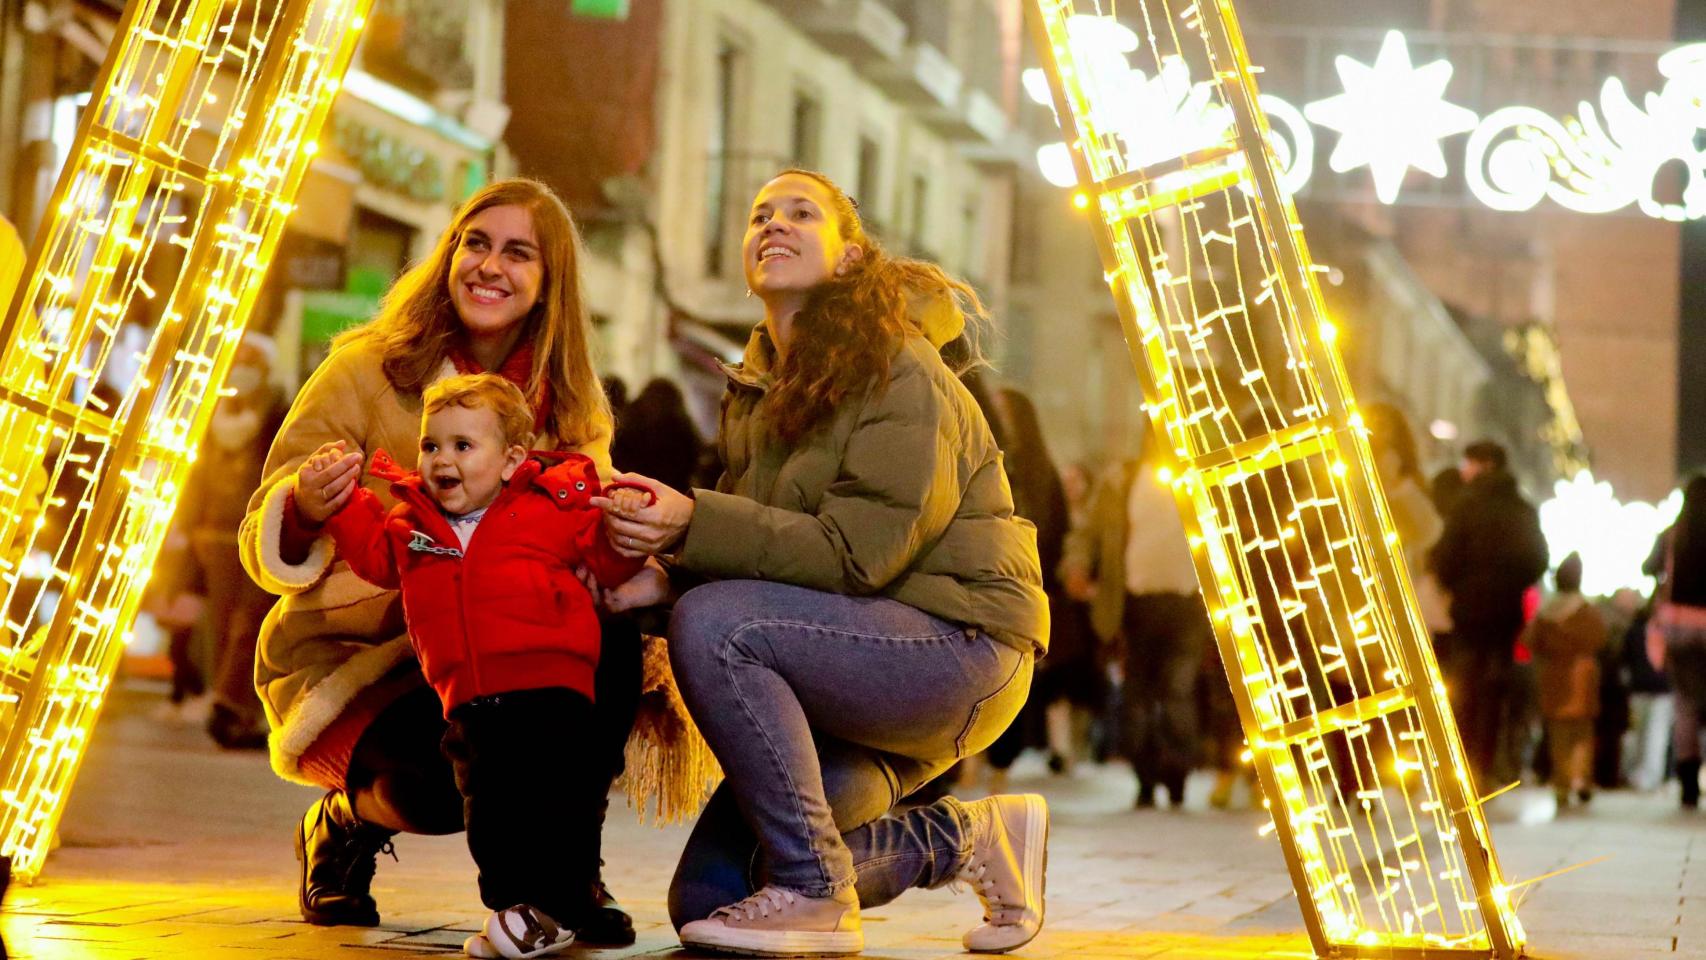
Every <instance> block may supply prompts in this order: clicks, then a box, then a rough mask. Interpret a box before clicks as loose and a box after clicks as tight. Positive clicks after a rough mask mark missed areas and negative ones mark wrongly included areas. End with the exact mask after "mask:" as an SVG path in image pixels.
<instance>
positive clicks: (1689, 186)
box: [1465, 43, 1706, 222]
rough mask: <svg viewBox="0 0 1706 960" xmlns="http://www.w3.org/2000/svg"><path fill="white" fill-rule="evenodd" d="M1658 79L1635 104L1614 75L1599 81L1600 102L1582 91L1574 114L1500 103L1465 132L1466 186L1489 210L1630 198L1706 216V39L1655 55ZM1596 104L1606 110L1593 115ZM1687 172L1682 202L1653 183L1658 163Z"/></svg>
mask: <svg viewBox="0 0 1706 960" xmlns="http://www.w3.org/2000/svg"><path fill="white" fill-rule="evenodd" d="M1659 73H1660V74H1662V75H1663V76H1664V77H1665V78H1666V83H1665V86H1664V89H1663V90H1662V91H1660V92H1658V93H1649V94H1647V96H1646V100H1645V103H1644V109H1643V107H1638V106H1636V105H1635V103H1634V102H1633V101H1632V100H1630V99H1629V94H1628V93H1627V92H1625V90H1624V88H1623V82H1622V81H1621V80H1618V79H1617V78H1616V77H1612V78H1610V79H1608V80H1606V81H1605V85H1604V86H1603V87H1602V88H1601V89H1600V95H1599V102H1600V109H1599V110H1598V111H1596V110H1595V109H1594V106H1593V104H1591V103H1588V102H1586V101H1583V102H1582V103H1581V104H1580V106H1579V108H1578V110H1579V114H1580V116H1579V117H1570V118H1566V119H1565V120H1564V121H1563V122H1559V121H1557V120H1554V119H1553V118H1552V117H1550V116H1548V115H1547V114H1545V113H1543V112H1541V111H1539V110H1536V109H1534V108H1532V107H1506V108H1503V109H1501V110H1498V111H1495V112H1494V113H1493V114H1492V115H1491V116H1489V117H1487V118H1486V119H1485V120H1484V121H1482V123H1481V125H1480V126H1479V127H1478V128H1477V129H1476V130H1475V133H1474V135H1473V136H1471V137H1470V138H1469V146H1468V148H1467V150H1468V159H1467V166H1466V168H1465V172H1466V174H1467V177H1468V180H1469V190H1470V192H1472V193H1473V194H1474V195H1475V196H1476V197H1478V198H1480V200H1481V201H1482V202H1483V203H1485V204H1487V206H1489V207H1492V208H1494V209H1496V210H1531V209H1533V208H1534V207H1535V206H1537V205H1538V204H1539V203H1540V201H1541V200H1542V199H1545V198H1550V199H1551V200H1552V201H1553V202H1554V203H1556V204H1558V205H1559V206H1561V207H1565V208H1567V209H1570V210H1575V211H1578V212H1580V213H1608V212H1610V211H1613V210H1621V209H1623V208H1624V207H1627V206H1629V205H1630V204H1635V205H1637V206H1638V207H1640V209H1641V212H1643V213H1645V214H1647V215H1648V216H1650V217H1657V218H1660V219H1663V220H1672V221H1678V222H1680V221H1683V220H1697V219H1699V218H1701V217H1706V152H1702V150H1701V149H1700V148H1699V146H1698V145H1697V136H1698V134H1699V132H1700V130H1701V129H1702V128H1703V127H1706V44H1699V43H1696V44H1690V45H1688V46H1685V47H1679V48H1677V49H1675V50H1672V51H1671V52H1669V53H1667V54H1665V55H1664V56H1662V57H1660V58H1659ZM1601 114H1603V116H1604V120H1603V121H1602V120H1601ZM1670 163H1679V164H1680V165H1681V166H1682V168H1683V170H1684V171H1685V172H1686V175H1687V179H1686V181H1685V182H1684V184H1683V189H1682V194H1681V197H1680V200H1681V202H1680V203H1678V202H1666V201H1660V200H1659V199H1657V197H1655V196H1654V193H1653V185H1654V182H1655V180H1656V178H1657V177H1658V174H1659V169H1660V168H1661V167H1663V166H1665V165H1666V164H1670Z"/></svg>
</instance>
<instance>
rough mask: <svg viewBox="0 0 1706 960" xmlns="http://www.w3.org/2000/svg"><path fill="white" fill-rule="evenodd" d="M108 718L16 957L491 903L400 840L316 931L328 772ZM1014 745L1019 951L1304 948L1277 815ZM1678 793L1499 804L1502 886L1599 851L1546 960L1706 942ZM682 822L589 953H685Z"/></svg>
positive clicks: (624, 823) (926, 914)
mask: <svg viewBox="0 0 1706 960" xmlns="http://www.w3.org/2000/svg"><path fill="white" fill-rule="evenodd" d="M109 709H110V715H109V716H108V717H107V718H106V719H105V720H104V721H103V723H102V726H101V728H100V729H99V730H98V731H97V736H96V739H95V748H94V750H93V751H92V752H91V754H90V757H89V759H88V761H87V762H86V763H85V765H84V770H83V773H82V776H81V781H80V783H79V784H78V785H77V788H76V790H75V792H74V794H73V798H72V802H71V806H70V808H69V809H68V811H67V814H66V818H65V822H64V824H63V826H62V829H61V839H62V846H61V847H60V848H59V849H58V850H57V851H56V852H55V853H54V854H53V856H52V857H51V858H50V860H49V862H48V869H47V872H46V874H45V876H44V877H43V878H42V880H41V881H40V882H39V883H37V884H35V885H34V886H30V887H20V888H17V889H15V890H13V891H12V892H11V894H10V896H9V897H8V898H7V901H6V904H5V908H4V912H3V913H0V932H3V934H4V936H5V939H6V944H7V946H8V948H9V950H10V952H11V955H12V956H13V957H17V958H25V960H71V958H77V960H143V958H147V960H154V958H196V960H327V958H333V957H339V958H343V957H349V958H371V960H392V958H401V957H446V956H455V955H459V954H460V952H461V944H462V940H463V939H464V938H465V937H466V936H468V935H469V934H470V933H472V932H473V931H475V930H477V929H478V928H479V925H480V924H481V923H482V922H483V920H484V918H485V910H484V909H483V908H482V907H481V906H480V904H479V900H478V898H477V896H476V893H475V885H474V872H473V867H472V864H471V863H470V861H469V860H468V855H467V851H466V848H465V847H464V846H463V844H462V840H461V838H460V837H403V838H399V842H398V844H397V846H398V856H399V858H400V860H399V861H398V862H396V863H393V862H392V861H391V860H390V859H389V858H386V859H383V860H382V861H381V864H380V868H379V875H378V878H377V880H376V881H375V885H374V891H375V896H376V897H377V899H378V901H379V904H380V909H381V912H382V913H383V914H384V923H383V924H382V925H381V926H380V927H378V928H374V929H369V930H363V929H355V928H347V927H345V928H331V929H325V928H317V927H313V926H310V925H308V924H305V923H303V922H302V921H301V919H300V917H299V916H298V914H297V911H296V903H295V882H296V863H295V860H294V858H293V854H292V849H291V830H292V826H293V824H294V823H295V821H296V818H297V817H299V816H300V815H301V813H302V811H303V810H304V809H305V808H306V807H307V805H308V803H309V802H311V801H312V800H313V798H314V796H315V791H312V790H309V789H307V788H303V787H298V786H293V785H291V784H287V783H283V782H281V781H279V780H278V779H276V778H275V777H273V775H272V774H271V772H270V770H269V769H268V767H267V764H266V762H265V759H264V758H262V757H260V756H258V755H254V754H225V753H220V752H218V751H217V750H215V749H214V748H213V747H212V746H211V745H210V744H208V743H206V742H205V738H204V737H202V735H201V734H200V732H199V731H197V730H193V729H187V728H184V727H181V726H175V725H172V724H169V723H163V722H161V721H160V720H159V719H158V718H157V717H156V716H155V714H156V713H157V712H158V711H157V709H156V704H155V703H154V701H153V700H151V698H150V696H148V695H146V694H143V693H138V692H136V691H134V690H132V691H128V692H124V693H121V695H120V696H118V697H115V700H114V704H113V706H112V707H111V708H109ZM1028 761H1029V758H1027V759H1026V760H1022V761H1021V764H1020V766H1019V767H1018V768H1016V770H1015V787H1016V788H1018V789H1039V790H1041V791H1042V792H1045V793H1047V794H1048V795H1049V797H1050V802H1051V806H1052V809H1053V811H1054V816H1055V820H1054V826H1053V832H1052V839H1051V846H1050V876H1049V902H1048V905H1049V918H1048V925H1047V927H1046V928H1045V929H1044V931H1043V934H1042V935H1041V936H1039V937H1038V938H1037V940H1036V941H1035V942H1034V943H1032V944H1031V945H1030V946H1028V947H1027V948H1026V949H1024V950H1022V951H1019V952H1018V953H1015V954H1014V956H1015V957H1019V958H1022V960H1051V958H1064V957H1073V958H1088V960H1115V958H1119V960H1141V958H1166V960H1183V958H1193V960H1196V958H1221V957H1224V958H1256V960H1279V958H1287V960H1298V958H1307V957H1310V956H1312V955H1313V954H1312V952H1311V950H1310V947H1309V943H1308V940H1307V938H1306V937H1305V936H1304V934H1303V928H1302V920H1301V917H1300V915H1299V913H1298V909H1297V904H1296V902H1295V900H1294V899H1293V895H1292V890H1291V883H1290V878H1289V877H1288V875H1287V874H1286V872H1285V868H1284V865H1283V863H1282V861H1281V859H1280V852H1279V848H1278V845H1277V842H1276V841H1275V840H1273V839H1272V838H1271V837H1270V838H1261V837H1259V836H1258V833H1257V831H1258V828H1259V827H1260V826H1261V825H1262V823H1263V821H1264V819H1265V815H1264V814H1261V813H1259V812H1253V811H1248V810H1244V811H1231V812H1221V811H1212V810H1208V809H1206V808H1203V807H1199V806H1198V805H1197V804H1198V803H1200V796H1201V795H1202V794H1206V784H1193V788H1195V787H1201V788H1202V789H1200V790H1195V791H1194V792H1196V793H1197V794H1198V799H1197V800H1195V801H1193V803H1191V804H1188V805H1187V807H1186V809H1184V810H1182V811H1156V810H1146V811H1135V810H1132V809H1130V805H1131V801H1132V797H1133V793H1134V790H1133V785H1132V782H1131V778H1130V775H1129V773H1127V772H1126V771H1124V770H1123V769H1122V768H1120V767H1117V766H1110V767H1102V768H1098V767H1084V768H1081V769H1080V770H1079V771H1077V773H1076V775H1075V776H1073V777H1070V778H1058V777H1057V778H1051V777H1049V776H1048V775H1047V774H1046V772H1045V771H1043V770H1042V769H1041V765H1040V764H1034V765H1031V764H1029V762H1028ZM1673 805H1674V800H1672V799H1670V798H1669V796H1667V795H1647V796H1642V795H1636V794H1631V793H1611V794H1602V795H1601V796H1600V797H1598V798H1596V800H1595V801H1594V803H1593V805H1592V807H1591V808H1590V809H1589V810H1587V811H1584V812H1575V811H1572V812H1570V813H1568V814H1566V815H1564V816H1561V817H1559V816H1555V815H1554V811H1553V810H1552V809H1551V800H1550V797H1549V794H1547V793H1546V792H1545V791H1542V790H1536V789H1519V790H1517V791H1514V792H1513V793H1511V794H1509V795H1507V796H1505V797H1501V798H1499V800H1497V801H1495V806H1494V808H1493V810H1492V817H1493V820H1494V824H1495V826H1494V834H1495V838H1496V841H1497V843H1498V849H1499V853H1500V858H1501V862H1502V863H1503V865H1504V868H1505V872H1506V874H1507V876H1508V877H1509V878H1510V879H1511V880H1512V881H1513V883H1519V882H1520V881H1521V880H1522V879H1523V878H1525V877H1535V876H1539V875H1542V874H1546V873H1549V872H1551V871H1555V870H1560V869H1563V868H1566V867H1569V866H1571V865H1572V864H1577V863H1581V862H1583V861H1588V860H1593V859H1596V858H1601V857H1609V859H1605V860H1603V861H1602V862H1600V863H1597V864H1594V865H1592V866H1589V867H1586V868H1584V869H1580V870H1575V871H1572V872H1568V873H1564V874H1561V875H1559V876H1556V877H1553V878H1550V879H1547V880H1545V881H1543V882H1541V883H1538V884H1533V885H1530V886H1527V887H1521V888H1519V889H1518V893H1517V895H1518V896H1519V897H1520V898H1522V899H1521V906H1520V914H1521V917H1522V920H1523V923H1524V925H1525V926H1526V927H1527V929H1528V931H1529V935H1530V942H1531V948H1530V952H1531V955H1533V956H1536V957H1541V958H1550V960H1589V958H1592V960H1603V958H1618V960H1624V958H1628V960H1646V958H1657V957H1667V958H1673V960H1674V958H1696V960H1706V864H1701V863H1697V862H1696V858H1697V857H1701V856H1706V844H1702V843H1701V842H1700V838H1701V837H1702V836H1703V835H1706V834H1703V831H1702V827H1706V819H1703V818H1701V817H1698V816H1696V817H1685V816H1683V815H1682V814H1680V813H1679V812H1677V811H1675V810H1674V809H1673ZM685 839H686V831H685V829H684V828H682V827H672V828H666V829H658V828H655V827H648V826H641V825H639V824H638V823H637V822H636V821H635V819H634V818H633V817H632V815H631V814H628V813H626V812H624V811H623V810H621V809H620V808H619V807H618V808H617V809H615V810H613V813H612V819H611V825H610V828H609V830H608V831H607V838H606V853H607V858H608V859H609V861H610V866H609V875H608V878H609V880H610V883H611V885H612V887H613V889H614V890H615V891H616V893H617V895H618V896H620V897H621V898H622V900H623V902H624V903H625V904H626V905H627V906H628V908H629V909H630V910H631V911H632V912H633V913H634V916H635V920H636V923H637V926H638V928H639V934H640V939H639V942H638V943H636V944H635V945H634V946H633V947H631V948H627V949H623V950H591V949H587V950H576V951H575V953H576V954H579V955H583V956H586V957H589V958H594V960H626V958H629V957H648V956H666V955H667V956H669V957H671V958H675V957H680V958H688V957H691V956H692V955H691V954H689V953H687V952H685V951H681V950H680V949H679V947H678V944H677V941H676V939H675V936H674V933H673V931H672V930H671V929H670V928H669V926H668V924H667V920H666V913H665V908H664V900H663V897H664V890H665V887H666V885H667V884H668V881H669V877H670V874H671V873H672V872H673V870H674V866H675V861H676V858H677V856H678V855H679V853H680V850H681V846H682V844H683V843H684V842H685ZM977 919H978V907H977V903H976V901H975V900H974V899H973V898H972V897H970V896H969V895H967V894H957V893H955V892H953V891H949V890H937V891H913V892H911V893H909V894H908V895H907V896H906V897H904V898H903V899H901V900H900V901H898V902H896V903H895V904H891V905H890V906H888V907H884V908H882V909H880V910H874V911H871V912H869V913H867V914H866V942H867V950H866V953H865V956H866V957H870V958H876V960H882V958H891V960H939V958H948V957H964V956H965V954H963V953H961V951H960V946H959V935H960V933H961V932H962V931H963V930H964V929H965V928H967V927H969V926H970V925H972V924H973V923H975V922H976V920H977Z"/></svg>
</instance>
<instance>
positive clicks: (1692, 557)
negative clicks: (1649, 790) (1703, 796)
mask: <svg viewBox="0 0 1706 960" xmlns="http://www.w3.org/2000/svg"><path fill="white" fill-rule="evenodd" d="M1665 539H1666V544H1665V577H1664V583H1663V585H1662V586H1661V588H1660V600H1659V602H1658V603H1657V604H1656V605H1655V606H1654V608H1653V616H1652V619H1651V620H1650V621H1649V622H1648V625H1647V656H1648V657H1649V658H1650V659H1651V660H1652V662H1653V666H1655V667H1659V668H1662V669H1664V670H1665V671H1666V672H1668V673H1669V674H1670V678H1671V686H1672V688H1673V689H1674V691H1675V695H1676V703H1675V706H1676V719H1675V721H1674V722H1675V726H1674V727H1673V728H1672V747H1673V749H1674V750H1675V752H1676V776H1677V779H1678V780H1679V781H1681V783H1682V806H1683V807H1684V808H1686V809H1690V810H1692V809H1694V808H1696V807H1698V806H1700V725H1701V720H1702V717H1701V711H1702V710H1703V709H1706V474H1702V475H1696V476H1695V477H1693V478H1692V479H1690V480H1689V481H1688V484H1687V486H1685V487H1684V488H1683V493H1682V512H1681V513H1680V514H1678V515H1677V518H1676V523H1674V524H1672V525H1671V528H1670V531H1669V532H1668V534H1667V535H1666V538H1665Z"/></svg>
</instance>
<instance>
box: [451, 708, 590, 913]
mask: <svg viewBox="0 0 1706 960" xmlns="http://www.w3.org/2000/svg"><path fill="white" fill-rule="evenodd" d="M592 723H593V719H592V701H590V700H588V699H587V698H586V697H585V696H584V695H582V694H580V693H579V692H577V691H574V690H570V689H568V688H566V687H543V688H540V689H537V690H516V691H512V692H509V693H500V694H494V695H492V696H489V697H478V698H476V699H474V700H470V701H469V702H467V703H464V704H462V705H461V706H458V707H457V708H456V709H455V710H453V711H451V713H450V724H449V727H448V729H446V730H445V732H444V756H445V757H446V759H448V760H449V761H450V765H451V767H452V769H454V770H455V771H456V787H457V789H458V790H460V791H461V794H462V819H463V823H464V824H465V826H466V829H467V832H468V852H469V853H471V854H473V856H474V865H475V866H477V867H478V868H479V870H480V901H481V902H482V903H484V904H485V905H486V906H488V907H490V908H492V909H493V910H502V909H504V908H505V907H512V906H515V905H516V904H518V903H529V904H532V905H533V906H535V907H538V908H539V909H541V910H543V911H545V912H546V913H547V914H550V915H551V917H552V918H553V919H555V920H557V921H558V922H559V923H563V924H567V925H569V926H577V925H578V923H577V920H578V919H579V918H580V917H581V916H582V915H584V914H585V913H586V912H587V911H588V910H590V909H591V908H592V906H593V905H594V903H595V899H596V893H595V890H594V885H595V884H596V883H597V882H598V835H599V833H600V832H601V831H602V829H603V826H604V822H603V821H604V816H603V813H604V798H605V795H606V793H607V792H608V789H609V783H608V781H605V780H604V779H603V778H601V777H595V776H590V775H589V771H588V770H586V769H584V768H577V765H576V762H575V757H574V755H573V754H574V752H573V751H572V750H569V749H567V745H568V744H569V743H573V742H574V737H575V732H576V731H580V730H590V729H591V728H592Z"/></svg>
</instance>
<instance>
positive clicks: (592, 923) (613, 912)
mask: <svg viewBox="0 0 1706 960" xmlns="http://www.w3.org/2000/svg"><path fill="white" fill-rule="evenodd" d="M575 942H576V943H585V944H590V945H596V946H600V947H626V946H628V945H630V944H632V943H633V942H634V918H633V917H630V916H629V915H628V911H626V910H624V909H622V905H621V904H620V903H617V902H616V898H615V897H613V896H611V895H610V890H609V888H607V887H605V885H604V882H603V881H602V880H601V881H599V882H597V883H594V884H593V906H592V909H591V910H590V911H588V912H587V913H586V914H585V915H584V916H582V917H581V918H580V920H579V924H578V925H577V926H576V927H575Z"/></svg>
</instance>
